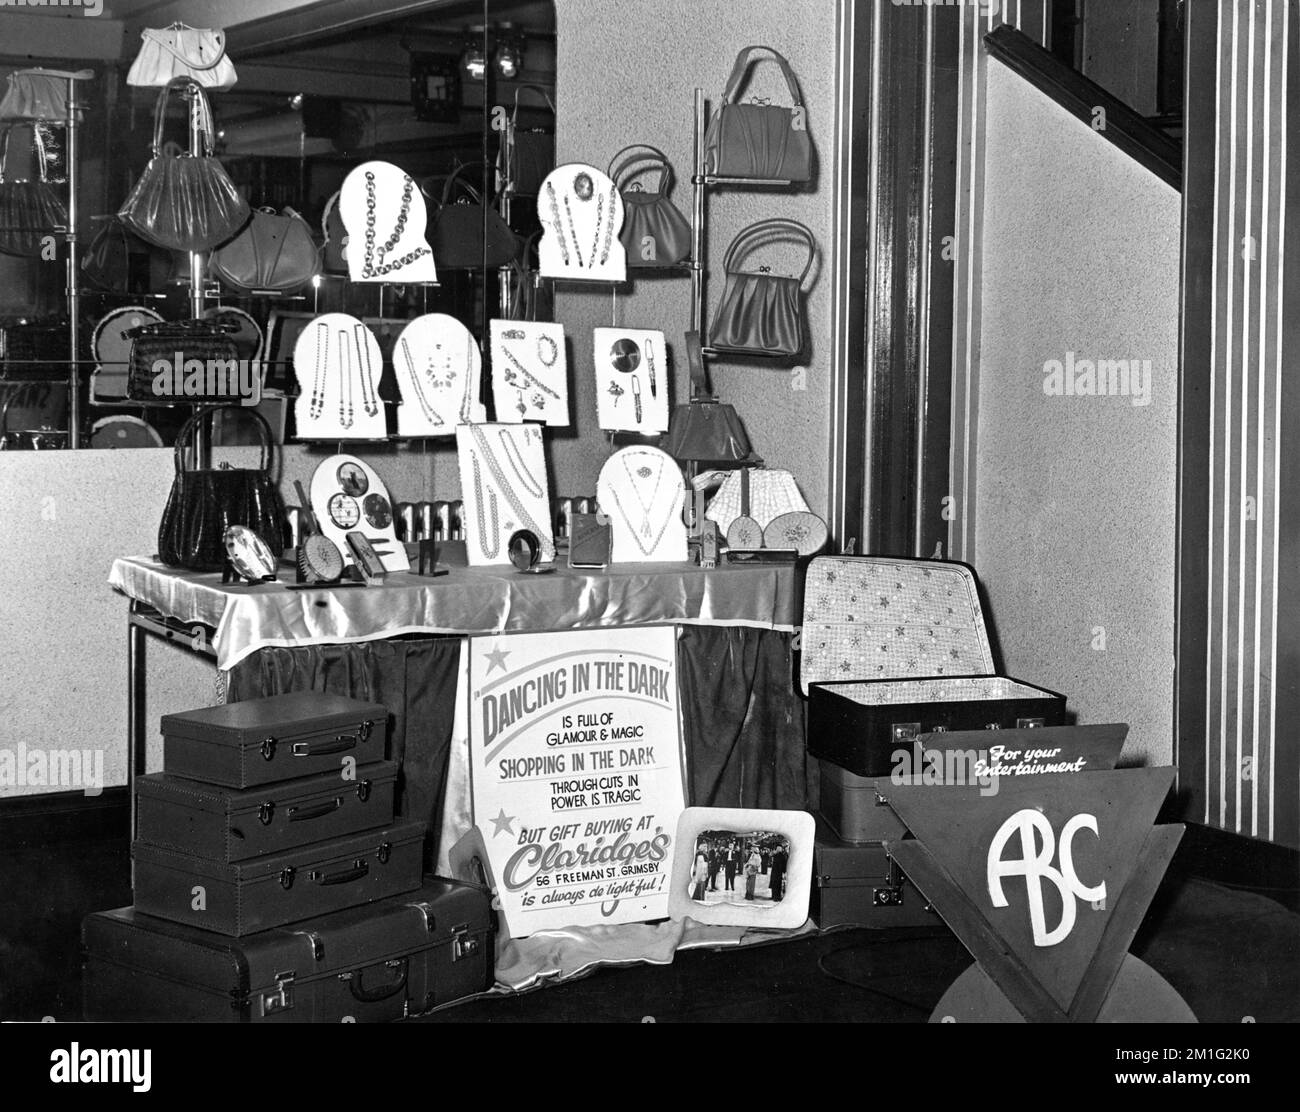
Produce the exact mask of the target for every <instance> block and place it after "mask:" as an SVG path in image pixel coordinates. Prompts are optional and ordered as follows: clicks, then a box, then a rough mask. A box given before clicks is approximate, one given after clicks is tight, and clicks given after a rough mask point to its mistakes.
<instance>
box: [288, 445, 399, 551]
mask: <svg viewBox="0 0 1300 1112" xmlns="http://www.w3.org/2000/svg"><path fill="white" fill-rule="evenodd" d="M311 510H312V513H313V514H315V515H316V522H317V524H319V525H320V531H321V532H322V533H323V534H324V535H325V536H327V537H328V538H329V539H330V540H332V541H333V542H334V543H335V545H337V546H338V550H339V552H340V553H342V555H343V559H344V560H345V561H346V562H347V563H348V564H354V563H356V560H355V558H354V557H353V555H352V549H351V548H350V547H349V545H348V540H347V536H348V534H349V533H354V532H356V533H361V534H362V535H364V536H365V538H366V540H368V541H369V542H370V543H371V545H372V546H373V547H374V550H375V553H376V555H378V557H379V560H380V562H381V563H382V564H383V565H384V570H385V571H407V570H408V569H409V568H410V566H411V562H410V561H409V560H408V559H407V558H406V548H405V547H404V546H403V545H402V543H401V542H400V541H399V540H398V539H397V526H396V525H395V524H394V522H393V500H392V498H391V497H390V496H389V494H388V488H387V487H386V486H384V480H383V479H381V478H380V477H379V475H378V474H377V473H376V472H375V470H374V468H372V467H371V466H370V465H369V464H368V463H366V462H365V461H364V460H360V459H357V457H356V456H346V455H343V456H330V458H329V459H327V460H325V461H324V462H323V463H322V464H321V465H320V466H319V467H318V468H316V473H315V474H314V475H312V477H311Z"/></svg>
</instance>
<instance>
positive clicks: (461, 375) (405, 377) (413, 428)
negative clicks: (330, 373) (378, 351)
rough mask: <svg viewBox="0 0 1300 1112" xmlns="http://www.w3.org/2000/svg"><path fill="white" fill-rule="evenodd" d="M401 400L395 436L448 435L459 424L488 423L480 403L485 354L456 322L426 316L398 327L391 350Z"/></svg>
mask: <svg viewBox="0 0 1300 1112" xmlns="http://www.w3.org/2000/svg"><path fill="white" fill-rule="evenodd" d="M393 370H394V372H395V373H396V375H397V383H398V389H399V390H400V391H401V395H402V401H401V404H400V405H399V406H398V407H397V435H398V436H418V437H426V436H452V435H453V434H454V433H455V431H456V426H457V425H468V424H475V423H479V422H482V421H485V420H487V410H486V409H485V408H484V406H483V403H482V402H481V401H480V400H479V395H480V393H481V390H482V379H483V353H482V352H481V351H480V350H479V346H478V341H477V340H475V339H474V335H473V333H472V332H470V330H469V329H468V328H466V327H465V326H464V325H463V324H461V322H460V321H458V320H457V319H456V318H455V317H453V316H448V315H447V314H446V313H426V314H425V315H424V316H421V317H416V318H415V319H414V320H413V321H411V322H410V323H408V324H407V325H406V327H405V328H403V329H402V332H401V335H399V336H398V338H397V343H396V345H395V346H394V348H393Z"/></svg>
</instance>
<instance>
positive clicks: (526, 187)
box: [497, 85, 555, 197]
mask: <svg viewBox="0 0 1300 1112" xmlns="http://www.w3.org/2000/svg"><path fill="white" fill-rule="evenodd" d="M525 89H527V90H528V91H529V92H533V93H536V94H537V95H538V96H540V97H541V98H542V99H543V100H544V101H546V106H547V107H548V108H549V109H550V110H551V115H552V116H554V115H555V102H554V101H553V100H551V96H550V94H549V93H548V92H547V91H546V90H545V89H543V88H542V87H541V86H540V85H520V86H519V87H518V88H517V89H516V90H515V107H514V111H513V112H512V113H511V114H510V119H509V120H508V121H506V127H505V130H504V131H502V133H501V153H500V156H499V157H498V161H497V172H498V174H499V175H500V177H501V178H502V181H501V187H502V188H503V189H505V188H506V187H507V186H508V187H509V191H510V195H511V196H513V197H536V196H537V194H538V193H540V192H541V189H542V182H544V181H545V180H546V175H547V174H549V173H550V172H551V171H552V170H554V169H555V134H554V132H551V131H545V130H543V129H541V128H521V127H520V126H519V94H520V93H522V92H523V91H524V90H525Z"/></svg>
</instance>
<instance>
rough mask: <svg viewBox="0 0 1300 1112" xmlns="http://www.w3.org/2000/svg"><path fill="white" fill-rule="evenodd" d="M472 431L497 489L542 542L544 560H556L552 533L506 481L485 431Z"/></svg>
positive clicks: (479, 428) (480, 429) (474, 426)
mask: <svg viewBox="0 0 1300 1112" xmlns="http://www.w3.org/2000/svg"><path fill="white" fill-rule="evenodd" d="M471 431H472V433H473V436H474V443H475V444H476V445H477V446H478V450H479V454H480V455H482V457H483V458H484V459H485V460H486V461H487V465H488V470H489V471H490V472H491V473H492V480H493V482H495V483H496V485H497V488H498V489H499V490H500V491H501V493H502V494H503V495H504V496H505V499H506V501H507V502H509V503H510V507H511V509H513V510H514V511H515V513H516V514H518V515H519V519H520V520H521V521H522V522H523V524H524V526H525V528H528V529H531V530H532V531H533V532H534V533H535V534H536V535H537V538H538V540H540V541H541V543H542V557H543V559H546V560H553V559H554V558H555V545H554V542H548V540H547V538H548V537H549V536H550V535H551V531H550V530H549V529H543V528H542V527H541V526H540V525H538V524H537V522H536V521H535V520H533V516H532V514H530V513H529V512H528V510H527V509H525V507H524V504H523V502H522V500H521V499H520V498H519V496H518V495H517V494H516V493H515V489H514V487H513V486H512V485H511V484H510V483H509V482H508V481H507V480H506V476H505V472H503V471H502V470H501V464H500V463H499V462H498V461H497V458H496V457H495V456H494V455H493V454H492V449H491V448H490V447H488V442H487V437H486V436H485V435H484V433H483V429H482V428H481V427H480V426H479V425H472V426H471Z"/></svg>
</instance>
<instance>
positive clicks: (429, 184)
mask: <svg viewBox="0 0 1300 1112" xmlns="http://www.w3.org/2000/svg"><path fill="white" fill-rule="evenodd" d="M468 169H469V166H462V167H460V169H458V170H457V171H456V172H455V173H452V174H447V175H445V176H439V177H432V178H426V179H425V180H424V181H423V182H422V183H421V185H420V190H421V192H422V193H423V194H424V195H425V197H427V198H428V199H429V200H430V201H431V202H432V204H431V205H430V207H429V212H430V219H429V243H430V245H431V246H432V247H433V257H434V260H435V261H436V262H437V264H438V266H445V267H453V268H455V267H466V268H471V269H474V270H477V269H478V268H479V267H482V266H487V267H488V268H489V269H492V268H495V267H502V266H509V265H510V263H511V261H512V260H514V259H515V258H516V257H517V256H518V255H519V246H520V244H519V237H518V236H516V235H515V233H514V232H513V231H511V230H510V225H509V224H507V223H506V222H505V221H504V220H502V219H501V214H500V213H499V212H497V210H496V209H495V208H493V207H492V206H491V205H484V203H483V194H481V193H480V192H479V191H478V190H477V189H475V188H474V186H472V185H470V183H469V182H468V181H467V180H466V179H465V176H464V174H465V171H466V170H468ZM439 186H441V188H439ZM485 219H486V230H487V250H486V253H485V251H484V220H485Z"/></svg>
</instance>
